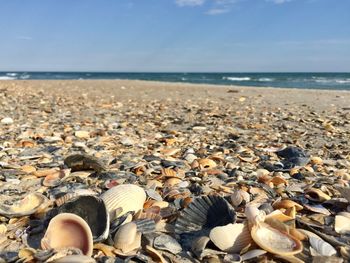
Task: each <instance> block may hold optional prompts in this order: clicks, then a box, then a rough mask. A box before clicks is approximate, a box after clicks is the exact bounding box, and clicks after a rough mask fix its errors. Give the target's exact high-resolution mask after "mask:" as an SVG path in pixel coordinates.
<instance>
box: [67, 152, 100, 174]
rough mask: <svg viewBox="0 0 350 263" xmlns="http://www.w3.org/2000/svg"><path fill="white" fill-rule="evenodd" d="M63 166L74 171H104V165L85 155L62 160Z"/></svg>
mask: <svg viewBox="0 0 350 263" xmlns="http://www.w3.org/2000/svg"><path fill="white" fill-rule="evenodd" d="M64 164H65V165H66V166H68V167H69V168H71V170H72V172H74V171H84V170H94V171H96V172H102V171H105V170H106V167H105V165H104V163H103V162H102V161H101V160H99V159H97V158H96V157H94V156H90V155H87V154H72V155H69V156H68V157H66V158H65V159H64Z"/></svg>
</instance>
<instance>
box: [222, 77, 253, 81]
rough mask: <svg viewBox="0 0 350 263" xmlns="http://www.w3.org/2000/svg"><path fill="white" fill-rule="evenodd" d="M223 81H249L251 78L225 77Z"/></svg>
mask: <svg viewBox="0 0 350 263" xmlns="http://www.w3.org/2000/svg"><path fill="white" fill-rule="evenodd" d="M223 79H227V80H231V81H249V80H250V78H249V77H223Z"/></svg>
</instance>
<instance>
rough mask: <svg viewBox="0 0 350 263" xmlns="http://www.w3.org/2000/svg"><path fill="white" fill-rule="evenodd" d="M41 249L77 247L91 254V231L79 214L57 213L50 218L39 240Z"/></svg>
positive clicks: (87, 254) (84, 252) (85, 253)
mask: <svg viewBox="0 0 350 263" xmlns="http://www.w3.org/2000/svg"><path fill="white" fill-rule="evenodd" d="M41 247H42V248H43V249H50V248H53V249H60V248H68V247H75V248H79V249H80V250H81V251H82V252H83V254H84V255H86V256H91V255H92V249H93V240H92V233H91V229H90V227H89V225H88V224H87V223H86V222H85V220H84V219H82V218H81V217H80V216H77V215H75V214H71V213H62V214H58V215H57V216H55V217H54V218H52V219H51V221H50V223H49V226H48V228H47V230H46V232H45V235H44V237H43V239H42V240H41Z"/></svg>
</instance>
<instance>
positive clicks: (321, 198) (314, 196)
mask: <svg viewBox="0 0 350 263" xmlns="http://www.w3.org/2000/svg"><path fill="white" fill-rule="evenodd" d="M305 194H306V197H307V198H308V199H310V200H311V201H314V202H325V201H327V200H330V199H331V197H330V196H329V195H327V194H325V193H324V192H322V191H321V190H320V189H316V188H310V189H308V190H306V191H305Z"/></svg>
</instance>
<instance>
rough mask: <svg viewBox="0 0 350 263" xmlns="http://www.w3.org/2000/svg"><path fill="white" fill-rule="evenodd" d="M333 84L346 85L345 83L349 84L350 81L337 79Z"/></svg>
mask: <svg viewBox="0 0 350 263" xmlns="http://www.w3.org/2000/svg"><path fill="white" fill-rule="evenodd" d="M335 82H337V83H340V84H346V83H350V79H338V80H336V81H335Z"/></svg>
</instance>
